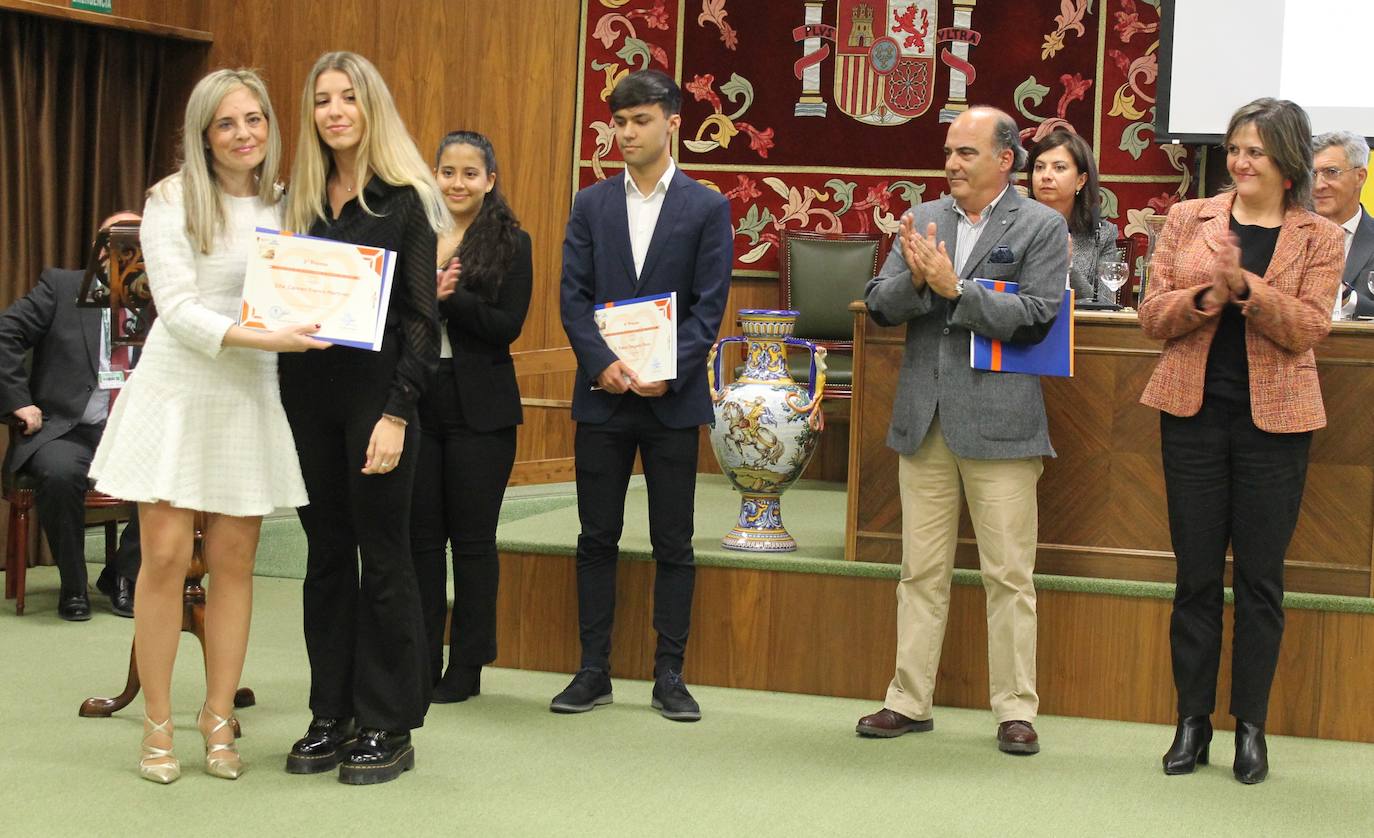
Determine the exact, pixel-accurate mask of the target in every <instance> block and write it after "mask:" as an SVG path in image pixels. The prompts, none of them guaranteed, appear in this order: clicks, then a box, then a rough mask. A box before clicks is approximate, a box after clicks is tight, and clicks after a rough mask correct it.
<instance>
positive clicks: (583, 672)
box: [549, 666, 611, 713]
mask: <svg viewBox="0 0 1374 838" xmlns="http://www.w3.org/2000/svg"><path fill="white" fill-rule="evenodd" d="M610 703H611V676H610V675H609V674H607V672H606V671H605V670H604V669H597V668H595V667H590V666H589V667H586V668H585V669H579V670H578V671H577V674H576V675H574V676H573V679H572V683H570V684H568V686H567V688H566V689H564V690H563V692H561V693H559V694H558V695H556V696H554V697H553V701H550V702H549V709H550V710H552V711H553V712H555V713H585V712H587V711H588V710H591V709H593V708H595V707H600V706H601V705H603V704H610Z"/></svg>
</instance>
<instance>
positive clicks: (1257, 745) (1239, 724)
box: [1231, 719, 1269, 786]
mask: <svg viewBox="0 0 1374 838" xmlns="http://www.w3.org/2000/svg"><path fill="white" fill-rule="evenodd" d="M1231 770H1232V771H1233V772H1234V773H1235V775H1236V779H1237V780H1240V781H1241V782H1242V783H1245V784H1246V785H1247V786H1252V785H1254V784H1255V783H1262V782H1264V778H1265V777H1268V776H1269V747H1268V746H1267V745H1265V744H1264V725H1263V724H1257V725H1256V724H1251V723H1250V722H1247V721H1245V720H1244V719H1236V759H1235V762H1234V763H1232V765H1231Z"/></svg>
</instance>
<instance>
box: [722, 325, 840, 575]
mask: <svg viewBox="0 0 1374 838" xmlns="http://www.w3.org/2000/svg"><path fill="white" fill-rule="evenodd" d="M739 317H740V323H741V325H742V326H743V329H744V335H743V336H742V337H728V338H721V339H720V340H718V341H716V344H715V346H712V347H711V354H710V356H709V357H708V358H707V361H706V367H707V376H708V378H709V379H710V384H711V400H712V402H714V404H715V413H716V416H715V421H714V423H713V424H712V426H711V448H712V449H714V450H715V453H716V460H717V461H719V462H720V469H721V471H723V472H725V475H726V476H727V477H728V478H730V482H731V483H732V484H734V487H735V488H736V489H737V490H739V492H740V494H741V495H742V496H743V497H742V498H741V500H740V512H739V522H738V523H736V524H735V527H734V529H732V530H730V532H729V534H728V535H726V536H725V538H724V539H722V541H721V543H722V544H723V545H725V546H726V547H728V548H730V549H732V550H749V551H755V552H768V553H777V552H788V551H791V550H796V549H797V542H796V541H795V540H793V538H792V536H791V535H789V534H788V532H787V530H786V528H784V527H783V525H782V493H783V491H784V490H786V489H787V487H788V486H791V485H792V484H793V483H795V482H796V481H797V478H798V477H800V476H801V473H802V472H803V471H804V470H805V469H806V464H807V463H808V462H810V460H811V455H812V454H814V453H815V451H816V443H817V442H818V441H819V440H820V434H821V430H822V428H823V427H824V425H825V421H824V418H823V417H822V415H821V394H822V392H823V391H824V389H825V348H824V347H820V346H816V345H815V344H814V343H812V342H811V341H808V340H801V339H800V338H794V337H792V328H793V327H794V326H795V325H796V323H797V312H795V311H772V310H766V309H742V310H741V311H740V313H739ZM727 343H745V344H747V348H746V350H745V361H744V372H743V373H742V374H741V375H740V377H739V378H737V379H736V380H735V381H733V382H731V383H730V384H727V385H725V386H723V387H719V388H718V387H717V385H718V383H719V382H721V380H722V379H721V362H720V359H721V352H720V349H721V347H722V346H724V345H725V344H727ZM788 346H797V347H805V348H806V350H807V351H808V352H810V353H811V386H810V389H809V390H808V388H806V387H803V386H802V385H800V384H798V383H796V382H795V381H793V380H792V376H791V375H790V374H789V373H788V371H787V347H788Z"/></svg>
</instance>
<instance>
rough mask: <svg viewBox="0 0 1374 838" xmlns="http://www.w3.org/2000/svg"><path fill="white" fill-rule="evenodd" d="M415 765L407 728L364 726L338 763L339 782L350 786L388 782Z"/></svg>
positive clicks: (413, 749) (413, 750) (412, 747)
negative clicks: (391, 728)
mask: <svg viewBox="0 0 1374 838" xmlns="http://www.w3.org/2000/svg"><path fill="white" fill-rule="evenodd" d="M414 767H415V747H414V746H413V745H411V744H410V731H408V730H364V731H363V732H362V733H360V734H358V742H357V744H355V745H354V746H353V750H351V751H349V752H348V756H346V757H344V759H343V762H340V763H339V782H341V783H347V784H348V785H350V786H369V785H372V784H373V783H387V782H390V781H392V780H394V779H396V778H397V777H399V776H401V774H403V773H405V772H406V771H409V770H410V769H412V768H414Z"/></svg>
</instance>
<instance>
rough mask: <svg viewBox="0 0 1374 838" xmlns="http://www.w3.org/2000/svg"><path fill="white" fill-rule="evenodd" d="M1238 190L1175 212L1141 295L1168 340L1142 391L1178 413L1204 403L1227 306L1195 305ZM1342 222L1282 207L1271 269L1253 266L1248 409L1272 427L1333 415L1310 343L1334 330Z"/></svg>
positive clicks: (1154, 330)
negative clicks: (1210, 357)
mask: <svg viewBox="0 0 1374 838" xmlns="http://www.w3.org/2000/svg"><path fill="white" fill-rule="evenodd" d="M1234 200H1235V196H1234V194H1232V193H1225V194H1222V195H1217V196H1216V197H1213V198H1203V199H1200V200H1196V201H1183V202H1181V203H1178V204H1175V205H1174V206H1173V207H1172V208H1171V209H1170V210H1169V218H1168V220H1167V221H1166V222H1165V224H1164V231H1163V232H1162V233H1161V234H1160V238H1159V243H1158V244H1157V245H1156V247H1155V252H1154V258H1153V260H1152V261H1151V263H1150V281H1149V287H1148V288H1147V289H1146V291H1145V301H1144V302H1143V303H1141V304H1140V327H1141V329H1143V330H1144V332H1145V334H1146V335H1148V336H1149V337H1152V338H1156V339H1159V340H1163V341H1164V342H1165V343H1164V351H1163V352H1162V353H1161V354H1160V357H1159V364H1158V365H1157V366H1156V367H1155V371H1154V374H1153V375H1151V376H1150V383H1149V384H1148V385H1147V386H1146V387H1145V393H1144V395H1142V396H1141V398H1140V401H1141V402H1142V403H1143V404H1146V405H1149V406H1150V407H1156V408H1159V409H1160V410H1162V411H1165V412H1166V413H1171V414H1173V415H1175V416H1193V415H1195V414H1196V413H1197V412H1198V411H1199V410H1200V409H1201V408H1202V387H1203V379H1204V377H1205V375H1206V372H1207V353H1208V350H1209V349H1211V346H1212V338H1213V336H1215V335H1216V331H1217V324H1218V323H1219V322H1220V316H1219V315H1220V310H1218V311H1217V312H1214V313H1212V314H1208V313H1206V312H1204V311H1202V310H1200V309H1199V308H1198V307H1197V297H1198V293H1199V292H1200V291H1201V290H1202V286H1205V285H1207V284H1208V283H1210V282H1211V269H1212V262H1213V260H1214V259H1215V258H1216V252H1217V251H1218V250H1219V249H1220V248H1221V247H1222V245H1223V244H1225V242H1226V241H1227V235H1228V233H1229V232H1230V222H1231V204H1232V202H1233V201H1234ZM1344 264H1345V248H1344V241H1343V240H1342V234H1341V229H1340V228H1339V227H1337V226H1336V225H1335V224H1333V223H1331V222H1330V221H1328V220H1326V219H1325V218H1322V217H1321V216H1319V215H1317V214H1316V213H1313V212H1309V211H1307V210H1304V209H1298V208H1292V209H1289V210H1288V212H1287V213H1286V214H1285V215H1284V218H1283V226H1282V228H1280V230H1279V238H1278V243H1277V244H1276V245H1275V246H1274V256H1273V258H1272V259H1270V261H1269V270H1268V271H1267V272H1265V274H1264V276H1263V277H1259V276H1255V275H1254V274H1252V273H1250V272H1248V271H1247V272H1246V274H1245V279H1246V281H1247V283H1248V284H1249V286H1250V297H1249V299H1247V300H1246V301H1245V302H1244V303H1242V304H1241V313H1242V314H1243V315H1244V316H1245V348H1246V355H1247V356H1248V357H1249V361H1250V413H1251V417H1252V419H1253V420H1254V423H1255V425H1256V427H1258V428H1259V429H1260V430H1263V431H1269V432H1270V433H1298V432H1301V431H1310V430H1314V429H1316V428H1320V427H1324V426H1325V425H1326V411H1325V410H1324V409H1323V408H1322V394H1321V387H1320V385H1319V384H1318V382H1317V364H1316V359H1315V358H1314V357H1313V354H1312V347H1313V346H1314V345H1316V343H1317V342H1318V341H1320V340H1321V339H1322V338H1324V337H1325V336H1326V334H1327V332H1329V331H1331V305H1332V303H1333V302H1334V301H1335V299H1336V286H1337V285H1339V284H1340V281H1341V270H1342V269H1343V267H1344Z"/></svg>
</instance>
